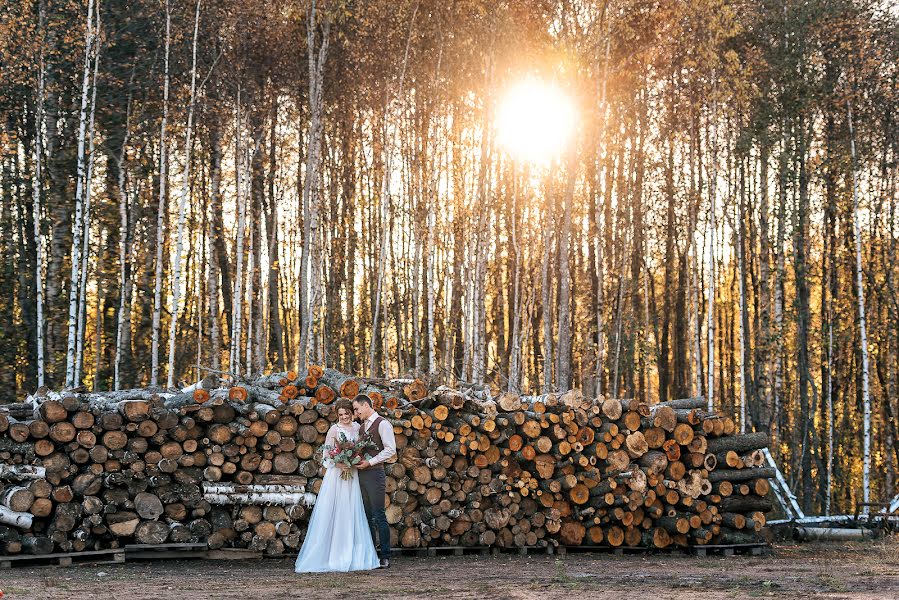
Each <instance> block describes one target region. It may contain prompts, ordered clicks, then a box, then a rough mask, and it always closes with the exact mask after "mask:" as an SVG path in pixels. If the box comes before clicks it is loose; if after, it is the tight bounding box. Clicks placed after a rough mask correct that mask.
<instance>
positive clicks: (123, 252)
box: [113, 71, 134, 390]
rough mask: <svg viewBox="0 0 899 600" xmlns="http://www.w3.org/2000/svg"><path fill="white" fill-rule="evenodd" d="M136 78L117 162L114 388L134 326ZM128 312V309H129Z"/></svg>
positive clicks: (116, 385) (117, 384)
mask: <svg viewBox="0 0 899 600" xmlns="http://www.w3.org/2000/svg"><path fill="white" fill-rule="evenodd" d="M133 81H134V71H132V72H131V81H129V84H128V90H129V91H128V104H127V107H126V109H125V136H124V138H123V139H122V147H121V149H120V150H119V156H118V158H117V160H116V162H117V164H118V170H119V172H118V182H117V183H118V196H119V227H120V228H121V232H120V234H119V290H120V296H119V313H118V319H117V324H116V345H115V363H114V365H113V389H114V390H119V389H121V378H120V370H121V367H122V353H123V352H124V340H125V328H126V327H128V328H130V327H131V314H130V313H131V303H130V299H131V277H130V272H129V268H128V267H129V265H130V264H131V244H130V243H129V241H130V233H131V227H130V225H131V223H130V220H129V216H128V213H129V199H128V190H127V188H126V183H125V169H126V166H125V159H126V151H127V148H128V138H129V137H130V134H131V99H132V94H131V84H132V83H133ZM126 311H127V312H126Z"/></svg>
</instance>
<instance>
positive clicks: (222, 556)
mask: <svg viewBox="0 0 899 600" xmlns="http://www.w3.org/2000/svg"><path fill="white" fill-rule="evenodd" d="M262 556H263V554H262V552H259V551H257V550H248V549H247V548H219V549H218V550H209V551H207V552H206V558H208V559H209V560H261V559H262Z"/></svg>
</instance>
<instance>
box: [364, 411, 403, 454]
mask: <svg viewBox="0 0 899 600" xmlns="http://www.w3.org/2000/svg"><path fill="white" fill-rule="evenodd" d="M377 418H378V413H376V412H373V413H372V414H371V416H370V417H368V418H367V419H365V426H364V428H363V429H365V431H368V430H369V428H371V426H372V423H374V422H375V419H377ZM378 433H379V434H381V442H383V444H384V449H383V450H381V451H380V452H379V453H378V454H376V455H375V456H374V457H372V458H371V459H370V460H369V461H368V463H369V464H370V465H371V466H375V465H377V464H380V463H382V462H384V461H385V460H389V459H390V458H391V457H392V456H395V455H396V438H395V437H394V436H393V425H391V424H390V421H388V420H387V419H384V420H382V421H381V423H380V425H378Z"/></svg>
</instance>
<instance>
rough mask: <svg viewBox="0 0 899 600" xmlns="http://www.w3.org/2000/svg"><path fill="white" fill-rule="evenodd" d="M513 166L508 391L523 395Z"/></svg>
mask: <svg viewBox="0 0 899 600" xmlns="http://www.w3.org/2000/svg"><path fill="white" fill-rule="evenodd" d="M514 165H515V163H513V166H512V214H511V218H510V221H511V228H512V261H513V264H512V351H511V353H510V356H509V383H508V391H510V392H512V393H513V394H519V393H521V242H520V241H519V239H518V235H519V234H518V210H519V209H518V195H519V193H520V192H519V190H520V187H519V181H518V177H517V170H516V169H515V166H514Z"/></svg>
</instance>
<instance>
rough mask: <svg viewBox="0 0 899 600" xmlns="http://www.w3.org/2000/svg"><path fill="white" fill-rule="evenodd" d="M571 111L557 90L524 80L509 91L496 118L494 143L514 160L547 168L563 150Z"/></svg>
mask: <svg viewBox="0 0 899 600" xmlns="http://www.w3.org/2000/svg"><path fill="white" fill-rule="evenodd" d="M575 118H576V114H575V109H574V105H573V104H572V102H571V100H570V99H569V98H568V96H566V95H565V94H564V93H563V92H562V91H561V90H560V89H559V88H557V87H556V86H554V85H551V84H548V83H546V82H544V81H540V80H538V79H526V80H524V81H521V82H519V83H518V84H516V85H515V86H513V87H512V88H510V89H509V90H508V91H507V92H506V95H505V96H504V97H503V100H502V102H501V103H500V105H499V107H498V110H497V115H496V133H497V141H498V142H499V143H500V145H502V146H503V147H504V148H505V149H506V150H508V151H509V153H510V154H512V155H513V156H515V157H516V158H518V159H520V160H523V161H526V162H530V163H535V164H539V165H547V164H549V162H550V161H551V160H552V159H553V158H555V157H557V156H559V154H561V152H562V151H563V150H564V149H565V147H566V145H567V144H568V142H569V140H570V139H571V136H572V134H573V132H574V126H575Z"/></svg>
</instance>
